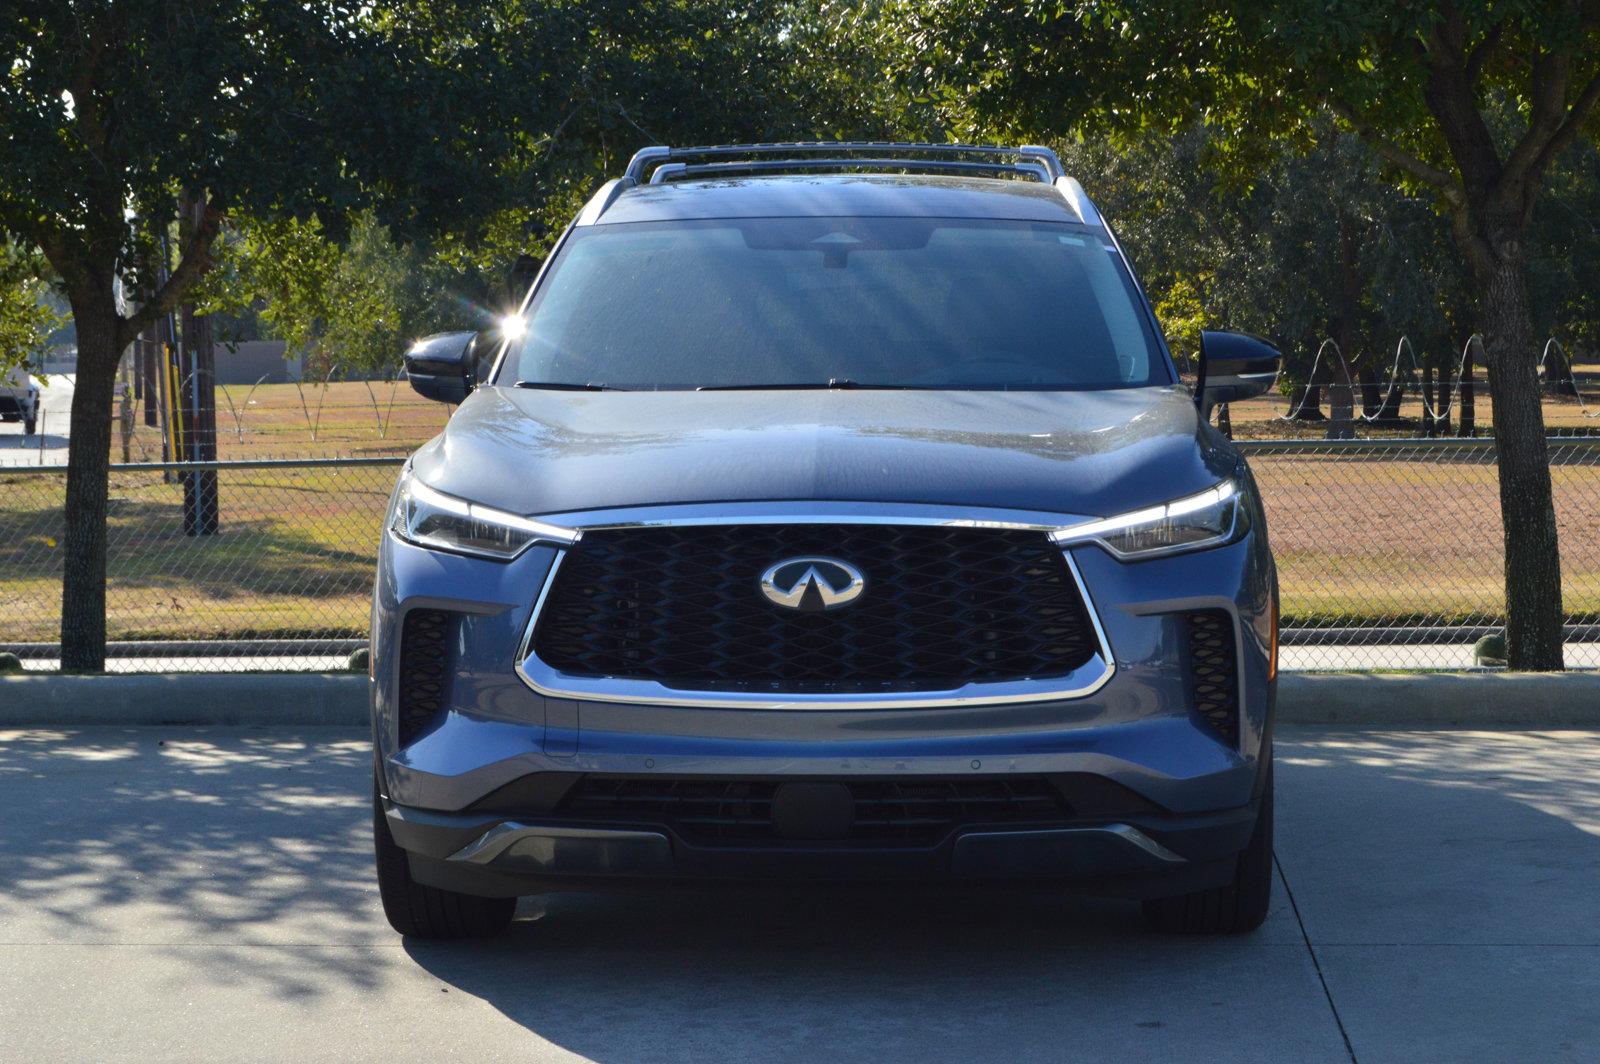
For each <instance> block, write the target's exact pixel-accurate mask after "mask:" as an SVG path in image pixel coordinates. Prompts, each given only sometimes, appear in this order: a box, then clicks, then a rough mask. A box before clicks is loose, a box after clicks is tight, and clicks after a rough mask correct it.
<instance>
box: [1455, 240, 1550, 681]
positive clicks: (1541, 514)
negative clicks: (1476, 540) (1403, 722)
mask: <svg viewBox="0 0 1600 1064" xmlns="http://www.w3.org/2000/svg"><path fill="white" fill-rule="evenodd" d="M1486 228H1487V229H1488V230H1489V231H1488V233H1487V234H1486V236H1485V237H1484V238H1482V239H1483V243H1482V244H1480V245H1479V246H1478V248H1477V249H1476V250H1477V252H1478V254H1477V255H1476V256H1475V257H1474V258H1475V265H1476V268H1475V270H1474V278H1475V280H1476V284H1477V289H1478V298H1479V301H1480V306H1481V307H1482V310H1483V315H1484V320H1485V322H1486V324H1487V326H1488V331H1487V333H1486V334H1485V337H1484V340H1485V343H1484V347H1485V350H1486V352H1487V353H1486V355H1485V361H1486V362H1487V363H1488V371H1489V396H1490V399H1491V400H1492V401H1493V403H1494V411H1493V413H1494V431H1495V446H1496V453H1497V456H1498V463H1499V469H1500V519H1501V523H1502V525H1503V527H1504V530H1505V579H1506V651H1507V661H1508V664H1509V665H1510V667H1511V668H1513V669H1527V670H1535V669H1541V670H1542V669H1560V668H1562V623H1563V619H1564V618H1563V613H1562V607H1561V555H1560V552H1559V549H1558V543H1557V538H1556V517H1555V507H1554V503H1553V499H1552V495H1551V487H1550V457H1549V452H1548V449H1547V447H1546V445H1545V428H1544V411H1543V410H1542V409H1541V407H1540V404H1539V391H1540V389H1539V373H1538V366H1537V359H1538V351H1537V350H1536V349H1535V347H1534V344H1535V341H1534V337H1533V320H1532V316H1531V315H1530V314H1529V311H1528V288H1527V269H1526V266H1527V264H1526V259H1525V258H1524V251H1523V248H1524V246H1525V245H1524V243H1523V231H1522V226H1520V225H1515V224H1513V223H1509V222H1506V223H1502V224H1500V225H1498V226H1494V227H1486Z"/></svg>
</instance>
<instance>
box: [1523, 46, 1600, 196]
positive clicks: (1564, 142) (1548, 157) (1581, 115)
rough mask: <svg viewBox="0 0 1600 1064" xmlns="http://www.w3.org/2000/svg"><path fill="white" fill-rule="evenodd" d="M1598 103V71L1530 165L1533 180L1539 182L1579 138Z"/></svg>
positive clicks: (1599, 89)
mask: <svg viewBox="0 0 1600 1064" xmlns="http://www.w3.org/2000/svg"><path fill="white" fill-rule="evenodd" d="M1596 104H1600V73H1596V74H1595V76H1594V77H1592V78H1590V79H1589V84H1587V85H1585V86H1584V87H1583V91H1582V92H1580V93H1578V98H1577V99H1576V100H1575V101H1573V104H1572V106H1571V107H1570V108H1569V109H1568V110H1567V117H1566V119H1565V120H1564V121H1563V122H1562V123H1561V125H1560V126H1559V127H1557V129H1556V131H1555V132H1554V133H1553V134H1551V136H1550V140H1549V141H1548V142H1546V144H1545V146H1544V150H1543V151H1541V152H1540V153H1539V155H1538V157H1537V158H1535V159H1534V160H1533V163H1532V165H1531V166H1529V168H1528V179H1529V180H1530V181H1531V182H1534V183H1537V182H1538V181H1539V179H1540V178H1542V177H1543V176H1544V172H1545V171H1546V170H1548V169H1549V168H1550V164H1551V163H1553V162H1555V160H1556V156H1558V155H1560V154H1561V153H1562V152H1564V151H1566V150H1567V146H1568V145H1569V144H1571V143H1572V142H1573V141H1574V140H1576V139H1577V136H1578V131H1579V130H1580V129H1582V128H1583V124H1584V122H1586V121H1588V119H1589V112H1591V111H1593V110H1594V109H1595V105H1596Z"/></svg>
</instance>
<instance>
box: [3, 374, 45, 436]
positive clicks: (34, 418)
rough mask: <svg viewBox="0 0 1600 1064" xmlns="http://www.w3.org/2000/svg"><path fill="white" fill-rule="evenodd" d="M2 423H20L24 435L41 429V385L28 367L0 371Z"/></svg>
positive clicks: (29, 434)
mask: <svg viewBox="0 0 1600 1064" xmlns="http://www.w3.org/2000/svg"><path fill="white" fill-rule="evenodd" d="M0 421H20V422H22V431H23V434H24V435H27V436H32V435H33V434H34V433H35V432H36V431H38V428H39V385H38V384H36V383H35V382H34V379H33V375H32V374H31V373H29V372H28V369H27V367H25V366H20V367H16V368H14V369H8V370H0Z"/></svg>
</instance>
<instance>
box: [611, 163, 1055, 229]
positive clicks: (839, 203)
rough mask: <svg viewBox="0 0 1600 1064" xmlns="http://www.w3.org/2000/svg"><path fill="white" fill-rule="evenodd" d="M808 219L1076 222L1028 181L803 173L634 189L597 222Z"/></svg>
mask: <svg viewBox="0 0 1600 1064" xmlns="http://www.w3.org/2000/svg"><path fill="white" fill-rule="evenodd" d="M808 215H809V216H825V215H846V216H848V215H857V216H878V217H919V216H920V217H927V218H999V219H1006V220H1014V221H1037V222H1073V223H1076V222H1077V221H1078V216H1077V214H1076V213H1074V211H1073V209H1072V207H1071V206H1070V205H1069V204H1068V203H1067V201H1066V200H1065V199H1064V198H1063V197H1062V195H1061V193H1060V192H1058V191H1057V190H1056V189H1055V188H1054V187H1052V186H1050V185H1045V184H1040V183H1038V182H1034V181H1018V180H1001V179H994V178H966V177H939V176H928V175H911V174H905V175H900V174H826V175H821V174H818V175H811V174H801V175H784V176H774V177H734V178H715V179H708V180H696V181H668V182H664V183H662V184H659V185H640V186H638V187H636V188H630V189H628V190H627V191H625V192H623V193H622V194H621V195H620V196H618V197H617V199H616V202H614V203H613V204H612V205H611V206H610V207H608V208H607V209H606V211H605V213H604V214H602V215H601V216H600V218H599V219H598V222H597V224H600V225H616V224H619V223H623V222H658V221H670V220H676V219H687V218H761V217H804V216H808Z"/></svg>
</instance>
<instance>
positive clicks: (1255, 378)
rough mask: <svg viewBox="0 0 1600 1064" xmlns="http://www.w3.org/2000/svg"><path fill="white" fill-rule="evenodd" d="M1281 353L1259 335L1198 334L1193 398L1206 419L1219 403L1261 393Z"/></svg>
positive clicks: (1267, 387)
mask: <svg viewBox="0 0 1600 1064" xmlns="http://www.w3.org/2000/svg"><path fill="white" fill-rule="evenodd" d="M1282 365H1283V355H1282V354H1281V353H1279V351H1278V349H1277V348H1276V347H1273V346H1272V345H1271V344H1269V343H1267V341H1265V340H1263V339H1261V338H1260V337H1259V336H1250V335H1247V334H1245V333H1235V332H1209V331H1207V332H1202V333H1201V334H1200V375H1199V379H1198V380H1197V381H1195V387H1194V401H1195V404H1196V405H1197V406H1199V407H1200V416H1201V417H1203V418H1206V419H1207V420H1209V419H1210V418H1211V411H1212V410H1213V409H1215V408H1216V407H1217V406H1218V405H1219V404H1221V403H1236V402H1238V401H1239V400H1241V399H1254V398H1255V397H1256V396H1258V395H1265V394H1266V393H1267V392H1268V391H1270V390H1271V389H1272V386H1273V384H1275V383H1276V382H1277V380H1278V369H1279V368H1280V367H1281V366H1282Z"/></svg>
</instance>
